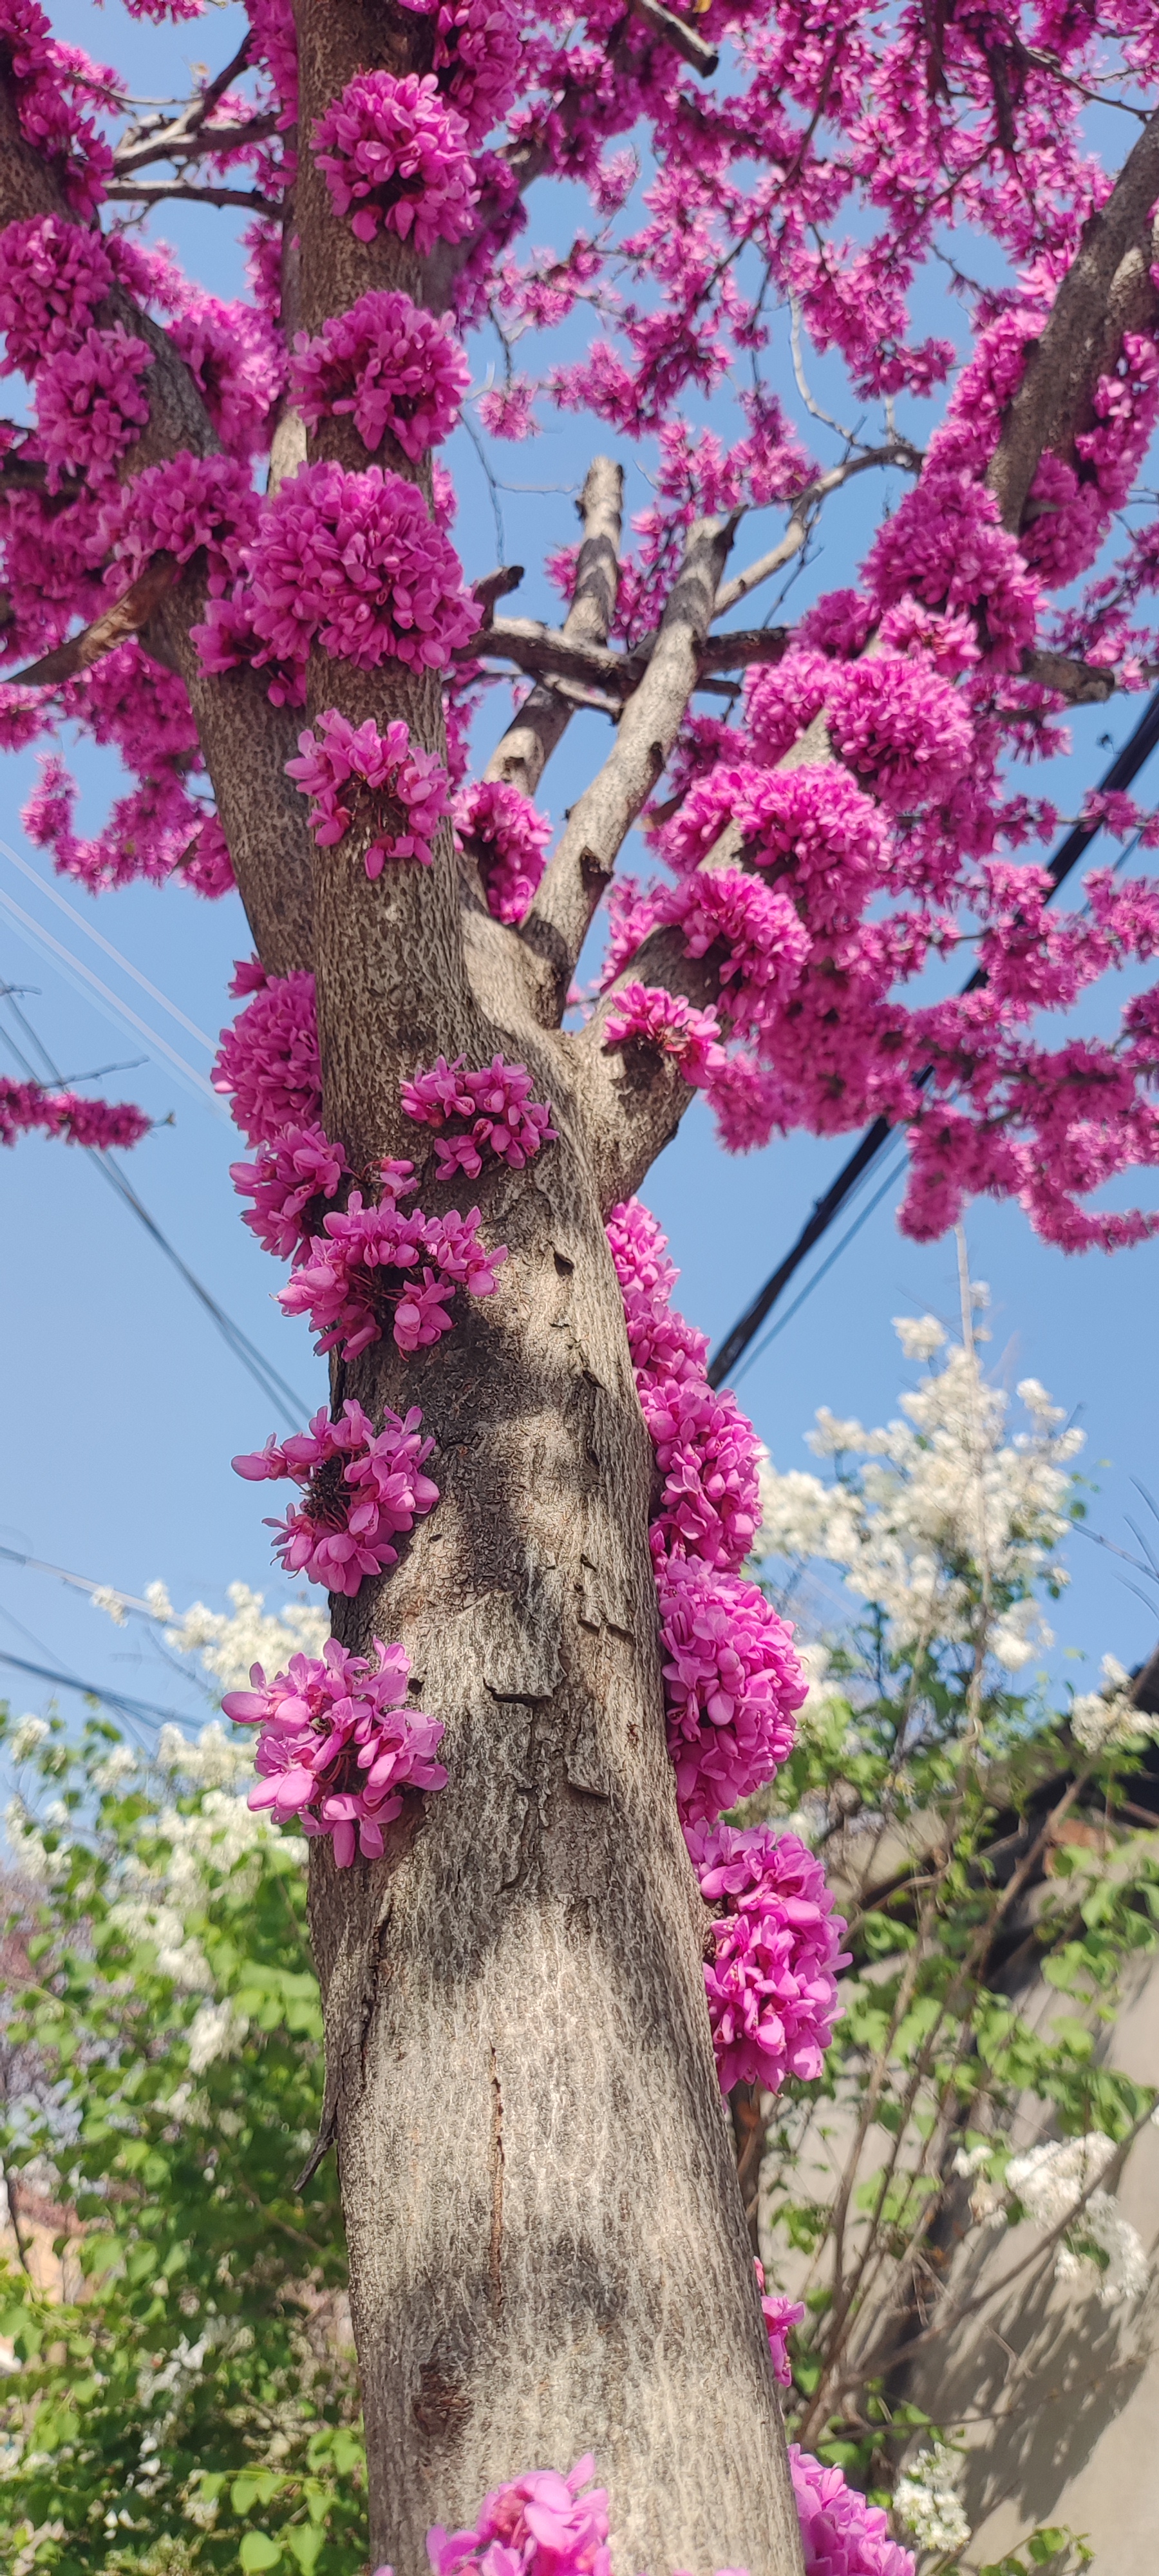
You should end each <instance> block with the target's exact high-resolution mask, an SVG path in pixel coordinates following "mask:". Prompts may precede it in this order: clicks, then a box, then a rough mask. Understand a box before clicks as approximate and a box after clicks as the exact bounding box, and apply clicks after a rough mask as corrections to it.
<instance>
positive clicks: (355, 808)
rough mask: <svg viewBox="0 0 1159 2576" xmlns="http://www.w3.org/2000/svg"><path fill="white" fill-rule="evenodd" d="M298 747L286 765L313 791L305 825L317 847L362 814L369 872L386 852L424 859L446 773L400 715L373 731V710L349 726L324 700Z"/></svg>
mask: <svg viewBox="0 0 1159 2576" xmlns="http://www.w3.org/2000/svg"><path fill="white" fill-rule="evenodd" d="M298 751H299V754H300V757H299V758H298V759H297V760H288V761H287V762H286V771H287V775H288V776H289V777H290V778H294V779H296V780H297V782H298V785H299V787H300V788H301V790H302V794H303V795H304V796H309V797H312V798H313V807H312V811H311V815H310V829H311V831H312V832H313V835H314V838H315V840H316V841H317V842H318V844H319V847H320V848H322V849H331V848H333V846H334V844H335V842H336V841H341V840H344V839H345V836H346V834H347V832H348V831H349V830H350V828H351V825H352V824H354V823H359V822H361V821H363V820H364V819H365V818H366V817H367V816H369V819H370V820H371V822H372V824H373V838H372V840H371V841H370V843H369V846H368V848H367V849H366V851H365V853H364V856H365V861H366V873H367V876H368V877H371V878H374V877H379V876H381V874H382V870H383V866H384V864H385V862H386V860H387V859H419V860H421V861H422V863H423V865H424V866H426V867H430V865H431V863H432V861H433V859H434V855H435V853H434V846H433V844H434V841H435V837H436V835H437V833H438V828H439V825H440V823H441V822H442V819H443V816H444V814H445V813H446V811H447V803H448V782H447V773H446V771H445V769H444V768H443V766H442V763H441V761H439V760H438V759H436V757H435V754H434V752H433V751H424V750H423V749H422V747H421V744H419V743H412V741H411V737H410V728H409V726H407V725H405V724H403V722H402V721H401V719H400V718H398V717H396V718H395V719H394V720H393V721H392V722H391V723H390V724H388V726H387V728H386V732H385V734H380V733H379V730H378V727H377V725H376V724H375V722H374V718H373V716H368V717H367V719H366V722H365V724H361V725H359V726H358V727H357V729H356V728H355V727H354V726H353V725H352V724H351V723H350V722H349V721H348V719H347V717H345V716H344V715H340V714H339V712H338V709H337V708H336V707H327V708H326V710H325V712H324V714H322V715H320V716H319V718H318V731H317V733H312V732H310V731H309V730H307V731H306V732H305V733H300V734H299V736H298Z"/></svg>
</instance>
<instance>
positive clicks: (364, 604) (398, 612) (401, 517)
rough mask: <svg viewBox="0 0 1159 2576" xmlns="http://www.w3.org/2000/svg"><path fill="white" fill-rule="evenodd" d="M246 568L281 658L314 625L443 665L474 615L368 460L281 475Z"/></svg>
mask: <svg viewBox="0 0 1159 2576" xmlns="http://www.w3.org/2000/svg"><path fill="white" fill-rule="evenodd" d="M383 77H385V75H383ZM250 577H251V583H252V610H251V614H252V619H253V624H254V628H255V631H256V632H257V634H259V635H260V636H262V637H263V638H264V640H265V642H266V643H267V644H268V645H269V646H270V647H271V648H272V650H273V652H274V653H276V654H277V655H279V656H280V657H281V659H282V660H284V661H287V662H294V661H297V660H300V659H301V658H302V656H303V655H304V652H305V650H306V648H307V646H308V645H309V643H310V641H311V639H312V638H313V637H314V636H315V635H316V636H317V637H318V640H319V642H320V644H321V645H322V647H323V650H324V651H325V652H327V653H333V654H335V655H337V656H338V657H340V658H342V659H346V660H349V661H352V662H354V663H355V664H356V665H357V667H358V669H359V670H363V671H371V670H375V669H376V668H377V667H378V665H379V664H380V663H381V662H384V661H387V660H389V659H391V658H397V659H398V660H399V661H400V662H406V663H408V664H410V665H411V666H412V667H413V668H416V669H421V670H438V671H444V670H446V668H447V666H448V664H449V662H450V661H451V658H452V656H453V654H455V653H456V652H458V651H459V650H460V648H461V647H462V646H463V645H466V644H469V643H470V641H471V638H472V636H473V635H474V634H475V632H476V630H477V628H478V625H479V621H480V618H481V615H482V611H481V609H480V608H479V605H478V602H477V601H476V600H474V599H471V598H470V597H469V596H468V594H467V592H466V591H464V589H463V572H462V566H461V564H460V562H459V558H458V556H457V554H456V553H455V550H454V547H453V546H451V545H449V544H448V542H447V539H446V538H445V537H444V536H443V535H442V534H441V533H440V531H439V529H438V528H437V527H436V526H435V524H434V522H433V520H432V519H431V518H430V517H429V516H428V513H427V507H426V503H425V501H424V500H423V497H422V494H421V492H418V491H416V489H415V487H414V485H413V483H405V482H404V481H403V479H402V476H401V475H399V474H390V473H384V471H383V469H382V467H381V466H378V465H371V466H368V467H367V469H366V471H365V473H362V474H347V473H345V472H344V470H343V468H342V467H341V466H340V465H304V466H302V467H301V468H300V470H299V472H298V473H297V474H294V475H291V476H290V477H289V478H288V479H287V481H286V482H284V483H283V484H282V485H281V486H280V488H279V490H278V492H277V493H276V495H275V497H274V499H273V501H272V502H270V503H268V504H267V506H266V508H265V509H264V510H263V512H262V516H261V520H260V524H259V527H258V531H257V537H256V540H255V542H254V544H253V546H252V548H251V550H250Z"/></svg>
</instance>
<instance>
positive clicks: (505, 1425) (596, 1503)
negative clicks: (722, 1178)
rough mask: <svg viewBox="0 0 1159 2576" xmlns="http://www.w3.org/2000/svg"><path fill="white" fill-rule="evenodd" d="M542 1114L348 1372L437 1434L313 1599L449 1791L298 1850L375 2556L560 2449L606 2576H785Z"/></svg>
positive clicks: (775, 2477) (647, 1657)
mask: <svg viewBox="0 0 1159 2576" xmlns="http://www.w3.org/2000/svg"><path fill="white" fill-rule="evenodd" d="M537 1088H538V1086H537ZM553 1100H554V1105H555V1108H556V1113H557V1123H558V1124H560V1126H561V1129H562V1130H563V1131H564V1132H563V1133H562V1134H561V1141H560V1143H559V1144H558V1145H555V1146H551V1147H548V1148H547V1149H545V1150H544V1151H543V1152H542V1153H541V1154H540V1156H539V1157H538V1159H537V1162H536V1164H535V1165H534V1166H533V1167H532V1171H531V1172H530V1173H527V1174H523V1175H519V1176H518V1177H516V1176H513V1175H507V1174H501V1175H500V1177H499V1179H498V1181H497V1182H496V1183H492V1184H491V1190H492V1193H493V1194H492V1196H491V1200H490V1204H489V1205H488V1204H487V1202H486V1201H485V1202H484V1205H485V1214H486V1216H487V1219H488V1232H489V1234H490V1233H494V1234H495V1235H496V1236H498V1237H499V1239H501V1240H503V1241H505V1242H507V1243H508V1245H509V1246H510V1249H511V1258H510V1259H509V1261H508V1264H507V1266H506V1268H505V1269H504V1271H503V1273H502V1276H501V1281H500V1287H499V1291H498V1293H497V1295H496V1296H495V1297H494V1298H493V1299H490V1300H488V1301H487V1302H486V1303H485V1304H483V1305H477V1304H473V1303H471V1302H470V1301H463V1302H464V1303H466V1305H467V1311H466V1313H462V1314H460V1316H459V1318H458V1320H457V1322H456V1329H455V1331H454V1333H453V1334H452V1335H450V1336H448V1337H447V1338H446V1339H445V1340H444V1342H443V1343H442V1345H441V1346H440V1347H439V1349H438V1350H437V1351H436V1352H435V1353H434V1354H433V1355H431V1356H424V1357H422V1358H419V1359H417V1360H415V1361H412V1362H409V1363H406V1362H402V1363H400V1362H399V1361H398V1358H397V1354H394V1353H393V1352H392V1353H391V1354H390V1355H389V1356H386V1355H384V1352H383V1347H382V1345H379V1346H378V1347H377V1349H376V1350H373V1351H371V1352H369V1353H367V1354H365V1356H364V1358H363V1359H362V1360H361V1361H360V1362H359V1363H358V1364H357V1366H356V1368H355V1369H353V1370H351V1371H349V1372H348V1373H347V1380H346V1382H345V1384H344V1389H343V1391H344V1392H356V1393H357V1394H358V1396H359V1398H360V1400H361V1401H362V1402H363V1403H365V1404H368V1405H374V1404H375V1403H381V1402H382V1401H383V1399H384V1398H385V1399H386V1400H388V1401H390V1402H392V1403H394V1404H395V1405H396V1406H399V1407H401V1406H402V1405H404V1404H405V1403H406V1402H408V1401H418V1402H419V1403H421V1405H422V1407H423V1414H424V1428H425V1429H426V1430H428V1431H433V1432H434V1434H435V1436H436V1439H437V1443H438V1447H437V1455H436V1457H435V1459H433V1460H432V1462H431V1465H432V1468H433V1471H434V1473H435V1476H436V1481H437V1482H438V1484H439V1486H440V1490H441V1496H442V1499H441V1501H440V1503H439V1505H438V1506H437V1508H436V1509H435V1511H434V1512H433V1513H432V1514H431V1515H430V1518H429V1520H428V1521H426V1522H424V1523H423V1524H422V1525H421V1526H420V1528H419V1529H418V1530H417V1531H416V1533H415V1538H414V1541H413V1543H412V1544H411V1546H410V1549H409V1553H408V1555H407V1557H406V1560H405V1562H404V1563H402V1564H400V1566H399V1567H398V1568H396V1569H395V1570H394V1571H393V1572H392V1573H391V1574H390V1575H389V1576H388V1577H387V1578H386V1580H385V1582H384V1583H382V1584H380V1585H373V1584H370V1583H366V1584H364V1585H363V1587H362V1591H361V1593H360V1594H359V1596H358V1598H357V1600H356V1601H355V1602H353V1603H349V1602H338V1601H335V1602H334V1603H333V1604H332V1607H333V1609H334V1612H335V1625H336V1628H337V1630H338V1633H339V1634H340V1635H342V1636H343V1638H344V1639H345V1641H346V1642H347V1643H348V1644H352V1645H355V1646H357V1647H358V1648H360V1649H365V1648H366V1647H367V1646H368V1645H369V1643H370V1639H371V1637H372V1636H373V1634H374V1632H375V1627H376V1624H380V1625H382V1627H383V1629H384V1632H385V1633H387V1634H389V1635H391V1636H398V1635H401V1637H402V1639H403V1642H404V1644H405V1645H406V1647H407V1650H408V1652H409V1653H410V1655H411V1657H412V1662H413V1665H414V1669H415V1689H414V1697H415V1699H416V1700H417V1701H419V1702H420V1704H421V1705H422V1706H424V1707H426V1708H428V1709H430V1710H431V1711H432V1712H433V1713H435V1714H437V1715H439V1716H441V1717H443V1718H444V1719H445V1720H446V1724H447V1733H446V1737H445V1740H444V1744H443V1747H442V1751H443V1755H444V1758H445V1760H446V1763H447V1767H448V1771H449V1774H450V1778H449V1783H448V1786H447V1787H446V1789H444V1790H442V1791H441V1792H439V1793H438V1795H436V1796H432V1797H429V1798H427V1799H426V1800H425V1801H424V1802H423V1806H422V1810H421V1816H420V1818H419V1820H418V1821H417V1822H413V1823H412V1822H410V1821H408V1820H406V1819H404V1820H401V1821H400V1823H399V1825H398V1826H396V1827H395V1828H393V1837H394V1839H393V1845H392V1847H391V1848H390V1849H389V1850H388V1852H387V1855H386V1857H385V1858H384V1859H383V1860H382V1862H380V1863H376V1864H372V1865H367V1864H356V1865H355V1867H354V1868H352V1869H351V1870H349V1871H347V1872H339V1871H337V1870H336V1869H335V1868H334V1866H333V1863H332V1861H331V1858H330V1849H329V1845H328V1844H316V1845H315V1846H314V1847H313V1851H312V1867H313V1877H312V1919H313V1925H314V1937H315V1943H316V1948H317V1954H318V1962H319V1967H320V1971H321V1974H322V1979H323V1986H324V1990H325V1997H326V2020H327V2050H328V2062H329V2067H330V2087H331V2112H332V2116H333V2118H334V2120H335V2123H336V2133H337V2144H338V2154H339V2161H340V2170H341V2180H342V2195H343V2206H344V2209H345V2214H346V2226H347V2233H348V2238H349V2247H350V2271H351V2296H352V2307H353V2315H354V2325H355V2332H356V2335H357V2339H358V2349H359V2357H360V2363H361V2370H362V2382H363V2391H364V2397H365V2405H366V2420H367V2435H368V2445H369V2454H370V2464H371V2465H370V2477H371V2530H372V2543H373V2551H372V2557H373V2562H374V2563H377V2562H378V2561H380V2560H389V2561H390V2562H391V2563H392V2564H393V2565H394V2566H395V2568H396V2569H397V2570H398V2571H399V2576H420V2571H421V2570H422V2569H423V2567H424V2565H425V2556H424V2545H423V2544H424V2537H425V2532H426V2528H427V2525H428V2523H430V2522H431V2521H433V2520H436V2519H437V2520H439V2521H442V2522H445V2523H446V2524H447V2525H448V2526H452V2525H454V2524H455V2523H456V2522H457V2521H460V2520H464V2519H470V2518H472V2517H473V2514H474V2511H475V2509H476V2508H477V2506H478V2504H479V2502H480V2500H481V2498H482V2495H483V2493H484V2492H485V2490H486V2489H487V2488H489V2487H492V2486H494V2485H496V2484H498V2483H499V2482H500V2481H501V2480H503V2479H505V2478H508V2477H511V2476H512V2475H514V2474H516V2473H517V2472H518V2471H519V2470H521V2469H523V2468H529V2467H534V2466H554V2467H559V2468H568V2467H570V2465H571V2463H572V2461H573V2460H574V2459H575V2458H576V2457H577V2456H578V2455H579V2454H580V2453H581V2452H582V2451H584V2450H586V2449H587V2448H588V2447H589V2446H590V2447H591V2448H592V2449H593V2450H594V2451H595V2453H596V2455H597V2460H598V2464H599V2468H600V2472H601V2475H602V2476H603V2477H605V2478H606V2481H607V2484H608V2486H609V2489H610V2493H611V2507H612V2518H613V2535H614V2538H615V2540H616V2542H617V2544H618V2551H617V2555H618V2563H619V2565H620V2566H621V2567H622V2568H623V2569H625V2570H629V2569H632V2570H639V2569H643V2568H647V2569H649V2570H651V2571H652V2576H666V2571H668V2570H671V2569H673V2568H689V2569H697V2570H704V2569H711V2568H714V2567H722V2566H733V2567H739V2566H744V2567H749V2568H751V2569H752V2570H753V2572H754V2576H790V2571H792V2570H795V2569H796V2568H797V2567H798V2566H799V2563H800V2561H799V2545H798V2541H797V2536H796V2521H795V2515H794V2511H793V2506H792V2499H791V2494H790V2492H789V2487H788V2480H787V2475H786V2467H785V2457H784V2444H783V2439H782V2436H781V2430H780V2424H779V2419H778V2407H777V2399H776V2392H775V2387H774V2383H773V2379H772V2374H771V2371H770V2368H769V2361H768V2351H767V2346H766V2343H765V2339H764V2333H763V2327H762V2320H761V2315H760V2308H759V2304H758V2298H757V2292H756V2287H755V2280H754V2274H753V2267H752V2253H751V2248H750V2245H749V2241H748V2236H747V2232H746V2229H745V2223H744V2217H743V2212H742V2209H741V2203H740V2195H739V2192H738V2189H737V2181H736V2172H735V2165H734V2159H733V2152H732V2141H731V2135H730V2130H729V2123H728V2119H727V2116H726V2112H725V2107H724V2104H723V2102H722V2099H721V2095H720V2091H719V2087H718V2084H717V2079H716V2070H715V2065H714V2061H713V2055H712V2048H711V2042H710V2037H709V2028H708V2017H707V2011H706V2006H705V2000H704V1989H703V1977H702V1968H701V1959H702V1939H703V1912H702V1908H701V1904H700V1899H699V1894H698V1891H697V1888H696V1885H695V1880H694V1878H693V1874H692V1871H691V1868H690V1866H689V1863H688V1860H687V1857H686V1854H685V1851H684V1846H683V1841H682V1838H681V1834H680V1829H679V1825H678V1821H677V1815H676V1801H675V1794H674V1782H673V1773H672V1766H671V1763H670V1761H669V1759H668V1755H667V1751H666V1746H665V1739H664V1724H663V1709H662V1700H661V1686H660V1668H659V1654H658V1642H657V1617H656V1600H655V1585H654V1582H653V1578H652V1571H651V1564H650V1560H649V1555H648V1549H647V1507H648V1494H649V1481H650V1472H651V1454H650V1449H649V1444H648V1440H647V1435H646V1432H645V1429H644V1425H643V1420H642V1417H641V1414H640V1409H639V1404H638V1401H637V1398H636V1393H635V1388H634V1385H633V1381H632V1376H631V1369H630V1365H629V1359H628V1351H627V1342H626V1334H625V1329H624V1322H623V1314H622V1308H621V1304H620V1298H619V1291H618V1289H617V1286H616V1282H615V1277H614V1274H613V1271H612V1266H611V1261H610V1257H609V1254H608V1251H607V1246H606V1241H605V1239H604V1235H603V1228H602V1224H601V1221H600V1212H599V1209H598V1207H597V1205H596V1204H595V1200H594V1196H593V1193H592V1191H591V1188H590V1186H589V1185H588V1183H587V1181H586V1177H585V1173H584V1169H583V1164H582V1160H581V1157H580V1154H579V1153H578V1151H577V1150H576V1147H575V1145H574V1142H573V1141H572V1140H571V1139H570V1137H569V1135H568V1133H567V1130H568V1127H569V1126H570V1120H569V1118H568V1115H567V1110H568V1104H567V1103H566V1102H560V1101H559V1100H558V1099H556V1098H555V1094H554V1092H553ZM412 1132H413V1131H412ZM419 1132H420V1133H421V1131H419ZM424 1197H425V1193H424Z"/></svg>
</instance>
